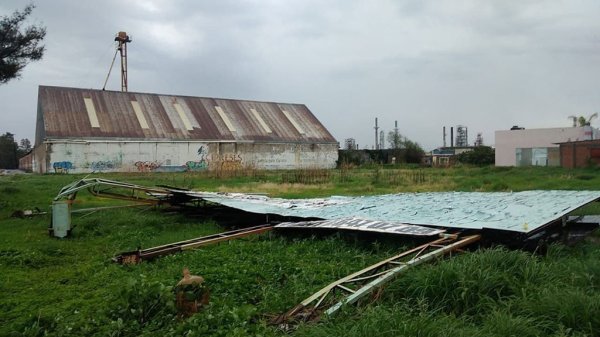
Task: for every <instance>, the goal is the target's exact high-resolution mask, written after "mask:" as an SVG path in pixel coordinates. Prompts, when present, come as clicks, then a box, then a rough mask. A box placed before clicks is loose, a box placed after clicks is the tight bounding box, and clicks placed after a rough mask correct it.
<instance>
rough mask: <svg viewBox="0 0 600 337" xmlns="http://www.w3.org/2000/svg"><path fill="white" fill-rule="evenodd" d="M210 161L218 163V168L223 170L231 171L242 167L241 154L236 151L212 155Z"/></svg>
mask: <svg viewBox="0 0 600 337" xmlns="http://www.w3.org/2000/svg"><path fill="white" fill-rule="evenodd" d="M214 157H216V158H217V159H216V160H215V158H211V161H213V162H215V163H218V168H219V169H221V170H223V171H233V170H239V169H241V168H242V156H241V155H240V154H239V153H238V154H235V153H226V154H223V155H217V156H214Z"/></svg>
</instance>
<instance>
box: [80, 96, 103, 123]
mask: <svg viewBox="0 0 600 337" xmlns="http://www.w3.org/2000/svg"><path fill="white" fill-rule="evenodd" d="M83 102H84V103H85V110H86V111H87V114H88V118H89V119H90V124H91V125H92V127H93V128H99V127H100V123H99V122H98V115H96V108H94V101H92V99H91V98H84V99H83Z"/></svg>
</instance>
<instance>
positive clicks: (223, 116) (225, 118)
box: [215, 106, 235, 132]
mask: <svg viewBox="0 0 600 337" xmlns="http://www.w3.org/2000/svg"><path fill="white" fill-rule="evenodd" d="M215 110H217V112H218V113H219V116H221V119H222V120H223V122H225V125H226V126H227V128H228V129H229V131H231V132H235V127H234V126H233V124H231V121H230V120H229V117H227V115H226V114H225V111H223V109H222V108H221V107H220V106H215Z"/></svg>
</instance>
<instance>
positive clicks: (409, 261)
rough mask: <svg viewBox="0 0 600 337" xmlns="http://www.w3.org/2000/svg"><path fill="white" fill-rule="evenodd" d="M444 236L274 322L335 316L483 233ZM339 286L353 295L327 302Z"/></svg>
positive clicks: (318, 295) (351, 277) (323, 291)
mask: <svg viewBox="0 0 600 337" xmlns="http://www.w3.org/2000/svg"><path fill="white" fill-rule="evenodd" d="M440 236H442V237H441V238H439V239H436V240H434V241H431V242H429V243H426V244H424V245H421V246H418V247H415V248H412V249H409V250H407V251H405V252H402V253H400V254H398V255H395V256H393V257H390V258H388V259H385V260H383V261H380V262H378V263H376V264H373V265H371V266H369V267H366V268H364V269H362V270H360V271H357V272H355V273H352V274H350V275H348V276H346V277H343V278H341V279H339V280H337V281H335V282H332V283H330V284H329V285H327V286H326V287H324V288H322V289H321V290H319V291H317V292H316V293H314V294H313V295H311V296H310V297H308V298H307V299H305V300H304V301H302V302H301V303H300V304H298V305H297V306H295V307H294V308H292V309H291V310H289V311H288V312H287V313H285V314H283V315H280V316H278V317H276V318H275V319H273V320H272V321H271V323H273V324H282V323H285V322H288V321H297V320H301V321H308V320H312V319H314V318H316V317H318V316H319V315H320V313H322V312H323V311H325V312H326V313H327V314H328V315H331V314H333V313H335V312H336V311H337V310H339V308H340V307H341V306H342V305H344V304H349V303H354V302H356V301H358V300H359V299H360V298H362V297H364V296H366V295H368V294H370V293H371V292H373V291H374V290H376V289H378V288H381V287H382V286H383V285H384V284H385V283H387V282H389V281H390V280H392V279H393V278H394V277H395V276H396V275H397V274H399V273H400V272H402V271H404V270H406V269H408V268H410V267H413V266H417V265H419V264H421V263H424V262H426V261H430V260H432V259H434V258H436V257H439V256H442V255H445V254H447V253H450V252H452V251H455V250H457V249H459V248H461V247H464V246H467V245H469V244H471V243H473V242H476V241H478V240H479V239H480V238H481V236H480V235H472V236H468V237H466V238H464V239H460V240H459V238H458V236H457V235H454V234H450V235H449V234H442V235H440ZM457 240H459V241H457ZM431 249H434V250H433V251H431V252H429V253H425V254H423V255H421V254H422V253H423V252H425V251H426V250H431ZM398 260H404V261H398ZM373 278H375V280H372V279H373ZM368 280H372V281H370V282H368V283H366V284H364V282H362V281H368ZM349 284H353V285H354V287H352V288H353V289H352V288H350V287H348V285H349ZM336 288H338V289H342V290H344V291H346V292H348V293H350V295H349V296H348V297H346V298H345V299H342V300H340V301H338V302H336V303H334V304H331V301H326V298H327V297H328V296H329V295H331V294H332V293H333V292H334V291H333V290H334V289H336ZM354 289H355V290H354ZM330 297H331V296H330Z"/></svg>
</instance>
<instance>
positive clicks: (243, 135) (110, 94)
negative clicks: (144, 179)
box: [36, 86, 336, 143]
mask: <svg viewBox="0 0 600 337" xmlns="http://www.w3.org/2000/svg"><path fill="white" fill-rule="evenodd" d="M136 110H137V111H136ZM284 111H285V112H284ZM257 115H258V117H257ZM289 116H291V117H292V120H293V122H292V121H291V120H290V118H289ZM294 124H296V125H294ZM265 126H266V127H267V128H265ZM37 127H38V130H37V131H36V135H37V136H38V137H43V138H51V139H55V138H87V139H94V138H119V139H168V140H207V141H211V140H225V141H228V140H229V141H234V140H235V141H264V142H295V143H298V142H299V143H335V142H336V140H335V139H334V138H333V136H332V135H331V134H330V133H329V131H327V129H326V128H325V126H323V124H321V122H319V120H318V119H317V118H316V117H315V116H314V115H313V113H312V112H311V111H310V110H309V109H308V108H307V107H306V106H305V105H303V104H286V103H273V102H258V101H244V100H233V99H220V98H206V97H190V96H173V95H160V94H148V93H134V92H120V91H102V90H94V89H78V88H64V87H52V86H40V87H39V95H38V125H37ZM41 127H43V130H39V128H41ZM268 131H270V132H268ZM39 142H41V139H36V143H39Z"/></svg>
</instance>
